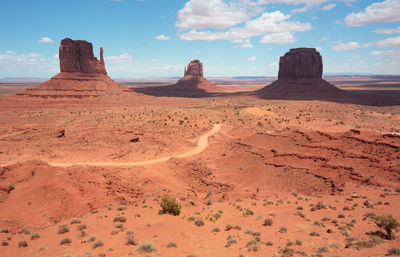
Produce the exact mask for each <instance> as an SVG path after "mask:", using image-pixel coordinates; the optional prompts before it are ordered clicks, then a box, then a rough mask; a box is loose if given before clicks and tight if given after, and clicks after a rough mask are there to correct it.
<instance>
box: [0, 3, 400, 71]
mask: <svg viewBox="0 0 400 257" xmlns="http://www.w3.org/2000/svg"><path fill="white" fill-rule="evenodd" d="M0 14H1V15H0V24H1V26H0V35H1V40H0V78H1V77H42V78H46V77H51V76H53V75H55V74H56V73H57V72H59V62H58V47H59V43H60V41H61V39H63V38H66V37H69V38H71V39H82V40H87V41H89V42H92V43H93V45H94V52H95V55H96V56H99V47H100V46H103V47H104V55H105V60H106V68H107V71H108V73H109V75H110V76H111V77H113V78H145V77H169V76H182V73H183V67H184V65H185V64H187V63H188V62H190V61H191V60H193V59H200V60H201V61H202V62H203V63H204V71H205V74H206V76H213V77H214V76H275V75H277V71H278V62H279V56H282V55H283V54H284V53H285V52H287V51H288V50H289V49H290V48H294V47H315V48H317V49H318V50H319V51H320V52H321V54H322V57H323V60H324V72H325V73H373V74H397V75H400V0H207V1H206V0H85V1H82V0H68V1H67V0H35V1H26V0H1V1H0Z"/></svg>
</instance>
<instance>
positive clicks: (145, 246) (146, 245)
mask: <svg viewBox="0 0 400 257" xmlns="http://www.w3.org/2000/svg"><path fill="white" fill-rule="evenodd" d="M136 251H137V252H139V253H152V252H156V251H157V250H156V249H155V248H154V244H153V242H151V241H145V242H143V243H141V244H140V245H139V246H138V248H137V249H136Z"/></svg>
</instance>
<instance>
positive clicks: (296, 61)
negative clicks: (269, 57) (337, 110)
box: [258, 48, 344, 98]
mask: <svg viewBox="0 0 400 257" xmlns="http://www.w3.org/2000/svg"><path fill="white" fill-rule="evenodd" d="M322 72H323V63H322V57H321V55H320V53H319V52H317V50H316V49H315V48H294V49H290V51H289V52H287V53H286V54H285V55H284V56H282V57H281V58H280V61H279V74H278V80H276V81H274V82H273V83H272V84H271V85H269V86H266V87H264V88H262V89H261V90H259V91H258V93H259V94H260V95H261V96H262V97H264V98H268V97H289V98H293V97H301V98H309V97H315V96H318V97H337V96H339V95H343V93H344V91H343V90H340V89H338V88H337V87H335V86H333V85H331V84H330V83H329V82H327V81H326V80H324V79H322Z"/></svg>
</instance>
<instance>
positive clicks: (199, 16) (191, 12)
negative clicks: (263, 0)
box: [175, 0, 258, 29]
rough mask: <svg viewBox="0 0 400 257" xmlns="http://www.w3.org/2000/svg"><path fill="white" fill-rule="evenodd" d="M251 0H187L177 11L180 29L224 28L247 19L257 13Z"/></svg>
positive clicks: (177, 23)
mask: <svg viewBox="0 0 400 257" xmlns="http://www.w3.org/2000/svg"><path fill="white" fill-rule="evenodd" d="M257 9H258V8H256V7H254V5H253V4H252V3H251V1H243V0H241V1H230V2H228V1H224V0H209V1H204V0H189V1H188V2H187V3H186V4H185V6H184V7H183V8H182V9H181V10H179V11H178V20H177V22H176V23H175V26H176V27H178V28H180V29H209V28H217V29H224V28H228V27H232V26H235V25H237V24H239V23H242V22H244V21H247V20H248V19H249V18H250V17H251V16H253V15H254V14H255V13H257Z"/></svg>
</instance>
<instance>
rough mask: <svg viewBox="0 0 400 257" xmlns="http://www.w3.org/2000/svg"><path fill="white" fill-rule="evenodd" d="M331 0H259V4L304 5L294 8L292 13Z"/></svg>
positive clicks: (303, 10)
mask: <svg viewBox="0 0 400 257" xmlns="http://www.w3.org/2000/svg"><path fill="white" fill-rule="evenodd" d="M329 1H330V0H259V1H258V2H257V3H258V4H289V5H304V6H303V7H301V8H296V9H293V10H292V13H296V12H305V11H307V10H308V9H310V8H312V7H314V6H320V5H322V4H324V3H326V2H329Z"/></svg>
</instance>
